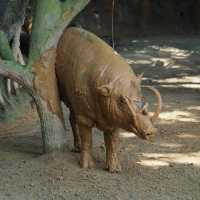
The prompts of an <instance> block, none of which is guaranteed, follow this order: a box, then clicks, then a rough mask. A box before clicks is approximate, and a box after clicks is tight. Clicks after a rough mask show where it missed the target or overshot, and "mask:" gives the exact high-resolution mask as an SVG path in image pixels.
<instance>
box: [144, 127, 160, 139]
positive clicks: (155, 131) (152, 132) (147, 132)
mask: <svg viewBox="0 0 200 200" xmlns="http://www.w3.org/2000/svg"><path fill="white" fill-rule="evenodd" d="M157 132H158V130H157V128H150V129H148V130H147V131H146V136H147V138H149V137H151V136H154V135H155V134H156V133H157Z"/></svg>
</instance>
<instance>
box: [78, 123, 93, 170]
mask: <svg viewBox="0 0 200 200" xmlns="http://www.w3.org/2000/svg"><path fill="white" fill-rule="evenodd" d="M79 131H80V136H81V158H80V165H81V167H82V168H92V167H94V160H93V157H92V129H91V128H90V127H87V126H85V125H79Z"/></svg>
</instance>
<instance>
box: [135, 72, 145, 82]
mask: <svg viewBox="0 0 200 200" xmlns="http://www.w3.org/2000/svg"><path fill="white" fill-rule="evenodd" d="M143 76H144V73H141V74H140V75H139V76H138V77H137V79H138V81H140V82H141V81H142V78H143Z"/></svg>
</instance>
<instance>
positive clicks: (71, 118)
mask: <svg viewBox="0 0 200 200" xmlns="http://www.w3.org/2000/svg"><path fill="white" fill-rule="evenodd" d="M69 121H70V124H71V127H72V132H73V138H74V148H73V149H72V151H73V152H77V153H79V152H80V147H81V141H80V135H79V129H78V124H77V122H76V118H75V116H74V113H73V112H72V111H70V116H69Z"/></svg>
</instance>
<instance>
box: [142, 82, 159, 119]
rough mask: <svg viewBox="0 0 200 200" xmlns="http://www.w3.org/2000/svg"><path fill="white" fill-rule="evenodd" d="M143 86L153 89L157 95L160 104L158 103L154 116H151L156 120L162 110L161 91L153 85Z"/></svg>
mask: <svg viewBox="0 0 200 200" xmlns="http://www.w3.org/2000/svg"><path fill="white" fill-rule="evenodd" d="M142 87H143V88H147V89H149V90H151V91H152V92H153V93H154V94H155V95H156V98H157V101H158V105H157V108H156V111H155V112H154V114H153V116H152V117H151V121H152V122H154V121H155V120H156V119H157V118H158V116H159V114H160V112H161V109H162V98H161V95H160V92H159V91H158V90H157V89H156V88H154V87H152V86H142Z"/></svg>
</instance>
